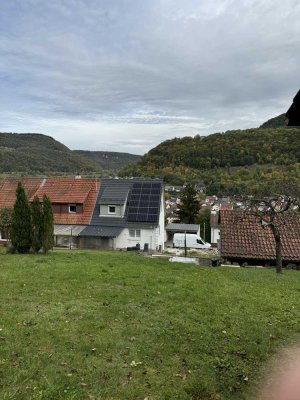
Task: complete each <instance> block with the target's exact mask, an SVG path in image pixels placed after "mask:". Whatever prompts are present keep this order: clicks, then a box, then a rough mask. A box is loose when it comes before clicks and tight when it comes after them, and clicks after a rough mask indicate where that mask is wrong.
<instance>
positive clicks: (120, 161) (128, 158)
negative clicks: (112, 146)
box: [75, 150, 141, 172]
mask: <svg viewBox="0 0 300 400" xmlns="http://www.w3.org/2000/svg"><path fill="white" fill-rule="evenodd" d="M75 153H76V154H78V155H79V156H81V157H83V158H85V159H87V160H89V161H92V162H93V163H94V164H96V165H97V166H98V167H99V168H100V169H103V170H110V171H115V172H117V171H119V170H120V169H122V168H124V166H126V165H128V164H132V163H136V162H137V161H138V160H139V159H140V158H141V156H138V155H135V154H129V153H119V152H116V151H86V150H75Z"/></svg>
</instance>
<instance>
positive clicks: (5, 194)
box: [0, 177, 43, 209]
mask: <svg viewBox="0 0 300 400" xmlns="http://www.w3.org/2000/svg"><path fill="white" fill-rule="evenodd" d="M42 181H43V178H25V177H5V178H0V209H2V208H12V207H13V206H14V203H15V201H16V190H17V186H18V182H21V183H22V186H23V187H24V190H25V193H26V195H27V197H28V198H30V197H31V196H32V195H33V194H34V193H35V192H36V190H37V189H38V188H39V186H40V185H41V183H42Z"/></svg>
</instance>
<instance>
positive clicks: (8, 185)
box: [0, 176, 165, 250]
mask: <svg viewBox="0 0 300 400" xmlns="http://www.w3.org/2000/svg"><path fill="white" fill-rule="evenodd" d="M19 181H20V182H21V183H22V185H23V186H24V188H25V192H26V194H27V197H28V199H29V201H30V202H33V199H34V197H35V196H38V198H39V200H40V201H42V198H43V196H44V194H46V195H47V196H48V197H49V198H50V200H51V203H52V208H53V216H54V242H55V246H58V247H69V248H83V249H84V248H86V249H124V248H127V247H136V246H138V247H140V248H144V247H145V248H147V249H151V250H163V248H164V241H165V231H164V218H165V213H164V210H165V208H164V190H163V182H162V181H161V180H151V179H104V180H102V181H100V180H98V179H86V178H81V177H80V176H76V177H72V178H58V177H57V178H45V179H42V178H7V179H4V180H3V179H2V180H0V209H1V208H5V207H8V208H12V207H13V205H14V202H15V193H16V188H17V184H18V182H19Z"/></svg>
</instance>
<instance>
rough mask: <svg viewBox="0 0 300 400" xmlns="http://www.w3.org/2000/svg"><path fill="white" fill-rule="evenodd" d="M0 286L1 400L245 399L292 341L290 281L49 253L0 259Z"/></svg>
mask: <svg viewBox="0 0 300 400" xmlns="http://www.w3.org/2000/svg"><path fill="white" fill-rule="evenodd" d="M0 281H1V291H0V301H1V306H2V315H1V319H0V321H1V322H0V328H1V329H2V330H1V331H0V336H1V339H0V398H1V399H3V400H7V399H14V400H19V399H43V400H45V399H55V400H57V399H128V400H129V399H130V400H134V399H144V398H146V397H148V399H149V400H158V399H159V400H160V399H171V398H172V399H181V400H184V399H194V400H196V399H199V400H200V399H201V400H206V399H207V400H208V399H211V400H212V399H215V400H216V399H223V400H224V399H231V400H234V399H244V398H245V393H246V392H247V390H248V387H249V386H250V387H251V386H253V385H254V382H255V380H256V377H257V374H258V370H259V368H260V367H261V365H262V364H263V362H264V361H265V360H266V359H267V358H268V356H269V355H270V354H272V353H273V352H274V351H275V348H276V347H277V346H279V345H280V344H282V343H284V342H285V341H286V340H287V339H288V338H291V337H292V336H293V335H295V334H297V333H298V334H299V333H300V324H299V322H300V315H299V308H298V304H299V283H300V274H299V273H297V272H295V271H286V272H285V273H284V274H283V276H277V275H276V274H275V272H274V270H254V269H220V268H216V269H212V268H199V267H196V266H191V265H182V264H181V265H179V264H172V263H168V261H166V260H157V259H153V260H152V259H143V258H140V257H139V256H137V255H135V254H130V253H128V254H127V253H120V252H114V253H113V252H110V253H105V252H88V251H86V252H73V253H70V252H64V253H60V252H56V253H53V254H50V255H49V256H48V257H45V256H42V255H39V256H33V255H29V256H18V255H6V256H0ZM133 361H134V362H135V363H136V365H134V363H133ZM139 362H141V363H142V364H139Z"/></svg>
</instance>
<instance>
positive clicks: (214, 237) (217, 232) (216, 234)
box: [210, 228, 220, 244]
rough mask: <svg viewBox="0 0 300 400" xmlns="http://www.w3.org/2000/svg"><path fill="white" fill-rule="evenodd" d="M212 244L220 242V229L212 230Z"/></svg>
mask: <svg viewBox="0 0 300 400" xmlns="http://www.w3.org/2000/svg"><path fill="white" fill-rule="evenodd" d="M210 233H211V244H218V241H219V240H220V228H211V232H210Z"/></svg>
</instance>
